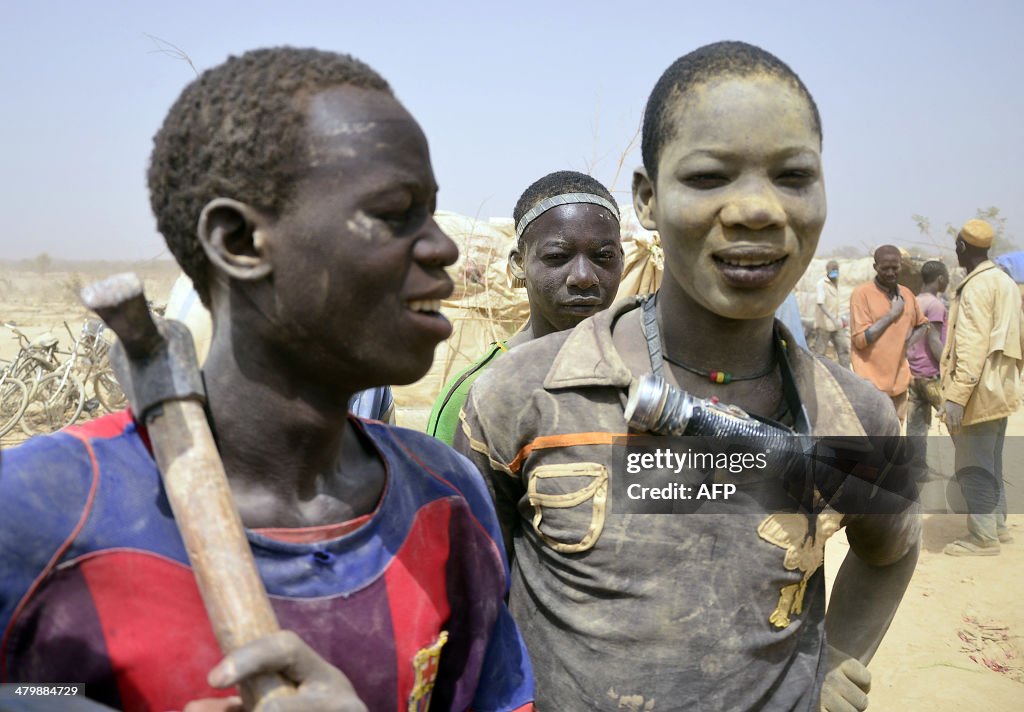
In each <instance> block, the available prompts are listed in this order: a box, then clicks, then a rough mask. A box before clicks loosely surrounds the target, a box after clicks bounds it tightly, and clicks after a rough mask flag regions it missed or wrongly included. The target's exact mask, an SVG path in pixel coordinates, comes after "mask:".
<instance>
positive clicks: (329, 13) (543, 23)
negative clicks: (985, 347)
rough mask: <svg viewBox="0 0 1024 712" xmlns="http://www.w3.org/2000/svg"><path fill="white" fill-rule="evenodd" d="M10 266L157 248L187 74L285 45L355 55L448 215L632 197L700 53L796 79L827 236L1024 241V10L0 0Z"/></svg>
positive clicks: (551, 0)
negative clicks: (173, 126)
mask: <svg viewBox="0 0 1024 712" xmlns="http://www.w3.org/2000/svg"><path fill="white" fill-rule="evenodd" d="M2 8H3V24H2V28H0V87H2V89H0V91H2V92H3V94H4V102H3V106H4V110H3V112H2V114H0V131H2V135H3V137H4V138H3V141H4V147H3V159H2V161H0V195H2V196H3V197H2V200H3V208H4V209H3V212H2V221H3V222H2V226H0V227H2V238H0V247H2V250H0V257H2V258H22V257H32V256H34V255H37V254H39V253H40V252H44V251H45V252H49V253H50V254H52V255H55V256H58V255H59V256H66V257H74V258H96V259H140V258H141V259H145V258H151V257H157V256H166V255H167V252H166V250H165V249H164V247H163V242H162V240H161V238H160V237H159V235H158V234H157V233H156V230H155V227H154V221H153V218H152V216H151V214H150V211H149V202H148V197H147V193H146V187H145V169H146V164H147V161H148V156H149V151H150V146H151V138H152V136H153V134H154V133H155V131H156V130H157V128H158V126H159V125H160V123H161V121H162V119H163V116H164V114H165V112H166V111H167V109H168V107H169V106H170V104H171V103H172V102H173V100H174V99H175V97H176V96H177V95H178V93H179V92H180V91H181V89H182V88H183V87H184V86H185V84H186V83H188V82H189V81H190V80H191V79H193V78H194V76H195V75H194V73H193V70H192V68H191V67H190V66H189V65H188V64H187V63H186V62H185V61H183V60H182V59H179V58H175V57H173V56H169V55H168V54H165V53H160V52H159V51H156V50H159V49H160V47H161V46H163V47H166V45H161V44H160V43H159V42H156V41H155V40H153V39H151V36H152V37H158V38H160V39H162V40H164V41H166V42H169V43H173V44H174V45H176V46H177V47H179V48H180V49H181V50H183V51H184V52H186V53H187V54H188V56H189V57H190V58H191V60H192V61H193V62H194V63H195V65H196V67H198V68H199V69H200V70H202V69H204V68H207V67H210V66H213V65H216V64H218V63H220V62H221V61H222V60H224V59H225V58H226V57H227V56H228V55H229V54H231V53H236V54H237V53H240V52H242V51H245V50H247V49H253V48H256V47H261V46H269V45H279V44H290V45H295V46H313V47H319V48H323V49H331V50H338V51H344V52H349V53H351V54H353V55H355V56H357V57H359V58H360V59H363V60H364V61H366V62H368V63H369V64H370V65H372V66H373V67H374V68H376V69H377V70H378V71H380V72H381V73H382V74H383V75H384V76H385V77H386V78H387V79H388V81H390V82H391V84H392V86H393V87H394V89H395V91H396V93H397V95H398V97H399V99H400V100H401V101H402V102H403V103H404V104H405V105H406V106H407V107H408V108H409V109H410V111H411V112H412V113H413V115H414V116H416V118H417V119H418V120H419V121H420V123H421V124H422V125H423V127H424V130H425V131H426V134H427V138H428V139H429V141H430V147H431V153H432V157H433V161H434V168H435V171H436V174H437V177H438V181H439V183H440V186H441V193H440V196H439V207H440V208H441V209H445V210H454V211H457V212H461V213H465V214H468V215H479V216H481V217H491V216H508V215H510V214H511V212H512V206H513V205H514V203H515V201H516V199H517V198H518V196H519V194H520V193H521V192H522V190H523V189H524V188H525V187H526V186H527V185H529V184H530V183H531V182H532V181H533V180H535V179H536V178H539V177H540V176H542V175H544V174H545V173H548V172H550V171H553V170H559V169H566V168H570V169H576V170H583V171H590V172H591V173H593V175H595V176H596V177H597V178H598V179H600V180H602V181H603V182H605V184H606V185H609V187H611V188H612V189H613V190H615V191H616V194H617V197H618V198H619V200H620V202H628V200H629V193H628V190H629V185H630V175H631V172H632V169H633V168H634V167H635V166H636V165H638V164H639V163H640V155H639V146H637V148H636V149H635V150H633V151H632V152H630V153H629V154H628V155H626V156H625V161H624V163H623V167H622V171H621V174H620V175H619V176H618V178H617V180H615V182H614V185H612V181H613V180H614V179H615V175H616V171H617V168H618V165H619V159H620V156H622V155H623V152H624V151H625V149H626V147H627V146H628V144H629V142H630V139H631V138H632V137H633V135H634V133H635V132H636V130H637V128H638V126H639V123H640V119H641V116H642V114H643V105H644V102H645V101H646V98H647V95H648V93H649V92H650V90H651V87H652V86H653V85H654V82H655V81H656V80H657V78H658V76H659V75H660V73H661V72H662V71H663V70H664V69H665V68H666V67H667V66H668V65H669V64H670V63H671V62H672V61H673V60H674V59H675V58H676V57H678V56H680V55H682V54H685V53H686V52H688V51H690V50H692V49H694V48H696V47H698V46H700V45H702V44H706V43H708V42H713V41H716V40H722V39H737V40H744V41H748V42H752V43H754V44H758V45H761V46H763V47H764V48H766V49H768V50H770V51H772V52H773V53H775V54H777V55H778V56H779V57H781V58H782V59H783V60H784V61H786V62H787V63H789V64H790V66H792V67H793V68H794V69H795V70H796V71H797V72H798V73H800V75H801V76H802V77H803V79H804V81H805V83H806V84H807V86H808V87H809V88H810V90H811V92H812V93H813V94H814V96H815V99H816V100H817V102H818V106H819V107H820V110H821V114H822V118H823V122H824V131H825V152H824V160H825V175H826V183H827V189H828V198H829V218H828V222H827V224H826V226H825V232H824V235H823V238H822V247H823V248H824V249H830V248H832V247H834V246H837V245H840V244H858V245H871V244H878V243H881V242H896V243H898V244H909V242H910V241H912V240H916V239H919V235H918V232H917V229H916V228H915V226H914V223H913V221H912V220H911V217H910V216H911V214H913V213H920V214H923V215H926V216H928V217H929V218H930V219H931V221H932V224H933V225H934V228H933V233H934V234H935V235H936V236H937V238H938V239H940V240H944V238H943V237H942V232H943V230H942V228H943V226H944V224H945V223H947V222H950V223H955V224H958V225H959V224H960V223H961V222H962V221H963V220H965V219H967V218H970V217H972V216H973V214H974V212H975V210H976V209H977V208H981V207H987V206H990V205H995V206H998V207H999V208H1000V209H1001V211H1002V214H1003V215H1005V217H1006V218H1007V229H1008V232H1009V233H1010V234H1012V235H1015V236H1016V237H1017V238H1018V240H1019V241H1021V242H1024V170H1022V166H1024V3H1021V2H1015V1H1007V2H985V1H984V0H982V1H980V2H973V3H968V2H856V3H853V2H848V3H847V2H820V1H819V2H763V1H762V2H750V3H745V2H744V3H740V2H725V1H719V2H706V1H705V2H682V1H680V0H675V1H674V2H664V3H657V2H635V3H626V2H621V1H619V2H614V3H613V2H602V1H601V0H592V1H591V2H573V1H568V0H561V1H559V0H545V1H543V2H534V1H533V0H512V1H510V2H486V3H483V2H481V3H455V2H445V1H444V0H434V1H433V2H423V1H422V0H420V2H388V1H387V0H377V1H373V2H358V3H357V2H345V1H342V0H335V1H334V2H292V3H283V2H257V1H254V0H250V1H249V2H244V3H243V2H220V3H217V2H202V3H200V2H191V1H190V0H174V1H173V2H159V3H157V2H100V1H91V2H46V1H42V0H40V1H36V2H28V1H27V0H25V1H22V2H12V1H11V0H4V1H3V5H2Z"/></svg>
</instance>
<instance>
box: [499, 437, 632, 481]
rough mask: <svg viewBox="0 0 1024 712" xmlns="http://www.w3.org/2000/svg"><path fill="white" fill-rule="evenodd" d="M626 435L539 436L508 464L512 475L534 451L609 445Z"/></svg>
mask: <svg viewBox="0 0 1024 712" xmlns="http://www.w3.org/2000/svg"><path fill="white" fill-rule="evenodd" d="M628 437H629V434H628V433H565V434H563V435H541V436H540V437H539V438H534V439H533V440H532V441H531V442H529V443H527V444H526V445H524V446H523V448H522V449H521V450H520V451H519V452H518V453H516V456H515V458H514V459H513V460H512V462H510V463H509V464H508V467H509V469H510V470H512V472H513V473H516V472H519V469H520V468H521V467H522V466H523V461H525V460H526V458H528V457H529V456H530V453H531V452H533V451H534V450H545V449H547V448H552V447H574V446H576V445H611V444H612V442H614V440H615V438H628Z"/></svg>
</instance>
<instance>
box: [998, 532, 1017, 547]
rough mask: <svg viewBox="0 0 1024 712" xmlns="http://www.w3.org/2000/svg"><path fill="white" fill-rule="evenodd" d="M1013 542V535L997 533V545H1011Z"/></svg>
mask: <svg viewBox="0 0 1024 712" xmlns="http://www.w3.org/2000/svg"><path fill="white" fill-rule="evenodd" d="M1013 541H1014V540H1013V534H1011V533H1010V532H1000V533H999V543H1000V544H1012V543H1013Z"/></svg>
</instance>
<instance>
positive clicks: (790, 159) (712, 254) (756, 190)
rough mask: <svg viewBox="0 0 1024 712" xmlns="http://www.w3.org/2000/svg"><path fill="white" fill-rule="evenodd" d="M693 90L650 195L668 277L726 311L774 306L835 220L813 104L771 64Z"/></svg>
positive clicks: (744, 315) (680, 106)
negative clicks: (828, 218) (830, 215)
mask: <svg viewBox="0 0 1024 712" xmlns="http://www.w3.org/2000/svg"><path fill="white" fill-rule="evenodd" d="M683 98H684V99H685V101H680V100H679V99H676V102H677V107H676V108H675V109H674V111H673V114H672V115H671V118H670V121H671V123H672V131H673V136H672V138H671V139H670V140H669V141H667V142H666V144H665V145H664V147H663V149H662V151H661V155H660V157H659V161H658V173H657V182H656V184H655V186H654V193H653V196H652V198H651V202H650V211H651V217H652V218H653V221H654V223H656V227H657V229H658V231H659V232H660V233H661V242H662V246H663V247H664V250H665V265H666V270H667V272H668V274H667V275H666V277H667V278H671V279H674V280H675V281H676V282H677V283H678V285H679V286H680V288H681V289H682V290H683V291H684V292H685V293H686V294H687V295H688V296H689V297H690V298H691V299H692V300H693V301H695V302H696V303H697V304H699V305H701V306H703V307H704V308H705V309H707V310H709V311H711V312H714V313H715V314H718V315H720V316H724V317H728V318H733V319H751V318H759V317H765V316H769V315H771V314H772V313H773V312H774V311H775V309H776V308H777V307H778V306H779V305H780V304H782V302H783V301H784V300H785V298H786V296H787V295H788V294H789V292H790V291H791V290H792V289H793V286H794V285H795V284H796V283H797V282H798V281H799V279H800V277H801V276H802V275H803V273H804V271H805V270H806V268H807V265H808V263H809V262H810V261H811V258H812V257H813V256H814V251H815V249H816V247H817V245H818V238H819V237H820V235H821V230H822V227H823V225H824V223H825V213H826V205H825V183H824V177H823V175H822V167H821V139H820V136H819V134H818V132H817V131H816V130H815V129H814V123H813V115H812V112H811V107H810V105H809V103H808V101H807V99H806V98H805V97H804V96H803V94H801V93H800V92H799V91H798V90H797V89H795V88H793V87H792V86H791V85H790V84H789V83H788V82H785V81H783V80H780V79H778V78H775V77H771V76H767V75H754V76H750V77H726V78H722V79H719V80H715V81H713V82H709V83H706V84H701V85H697V86H695V87H693V88H691V89H690V90H689V91H688V92H687V94H686V96H685V97H683Z"/></svg>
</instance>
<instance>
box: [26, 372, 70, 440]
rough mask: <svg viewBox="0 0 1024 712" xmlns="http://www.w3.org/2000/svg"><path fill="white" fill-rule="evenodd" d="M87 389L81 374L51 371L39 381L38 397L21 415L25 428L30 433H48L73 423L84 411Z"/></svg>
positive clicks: (31, 401)
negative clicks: (84, 386) (65, 376)
mask: <svg viewBox="0 0 1024 712" xmlns="http://www.w3.org/2000/svg"><path fill="white" fill-rule="evenodd" d="M84 403H85V389H84V388H83V387H82V382H81V380H79V378H78V376H69V377H68V378H67V380H65V379H64V374H61V373H51V374H50V375H48V376H45V377H44V378H43V379H42V380H40V381H39V385H38V386H36V394H35V397H34V398H32V399H31V400H30V401H29V403H28V405H27V406H26V407H25V414H24V415H23V416H21V429H22V430H23V431H25V434H26V435H30V436H31V435H44V434H46V433H52V432H54V431H57V430H60V429H61V428H63V427H66V426H68V425H71V424H72V423H73V422H75V421H76V420H77V419H78V416H79V415H81V413H82V405H83V404H84Z"/></svg>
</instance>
